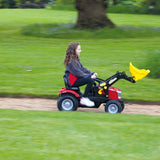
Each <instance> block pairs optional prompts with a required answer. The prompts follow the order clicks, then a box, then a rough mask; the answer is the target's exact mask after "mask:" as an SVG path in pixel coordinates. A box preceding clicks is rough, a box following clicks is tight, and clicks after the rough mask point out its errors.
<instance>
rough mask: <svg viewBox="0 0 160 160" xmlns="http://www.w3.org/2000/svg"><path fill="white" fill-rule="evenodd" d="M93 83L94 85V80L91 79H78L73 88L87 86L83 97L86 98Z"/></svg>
mask: <svg viewBox="0 0 160 160" xmlns="http://www.w3.org/2000/svg"><path fill="white" fill-rule="evenodd" d="M93 83H94V80H93V79H92V78H91V77H87V78H79V79H77V80H76V81H75V82H74V84H73V87H79V86H83V85H85V84H87V86H86V89H85V92H84V95H83V96H84V97H88V93H89V92H90V91H91V88H92V85H93Z"/></svg>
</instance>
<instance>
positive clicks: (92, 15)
mask: <svg viewBox="0 0 160 160" xmlns="http://www.w3.org/2000/svg"><path fill="white" fill-rule="evenodd" d="M107 4H108V0H76V1H75V5H76V9H77V10H78V19H77V24H76V27H77V28H103V27H106V26H107V27H114V26H115V25H114V24H113V23H112V22H111V20H110V19H109V18H108V17H107V15H106V9H107Z"/></svg>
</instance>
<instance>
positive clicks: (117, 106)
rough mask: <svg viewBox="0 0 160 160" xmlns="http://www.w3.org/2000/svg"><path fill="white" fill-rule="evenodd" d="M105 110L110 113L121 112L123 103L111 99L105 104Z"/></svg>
mask: <svg viewBox="0 0 160 160" xmlns="http://www.w3.org/2000/svg"><path fill="white" fill-rule="evenodd" d="M105 112H108V113H112V114H115V113H121V112H122V106H121V103H120V102H119V101H117V100H113V99H111V100H109V101H108V102H107V103H106V105H105Z"/></svg>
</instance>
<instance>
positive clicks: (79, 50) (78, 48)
mask: <svg viewBox="0 0 160 160" xmlns="http://www.w3.org/2000/svg"><path fill="white" fill-rule="evenodd" d="M80 53H81V46H80V45H78V46H77V48H76V55H77V56H79V55H80Z"/></svg>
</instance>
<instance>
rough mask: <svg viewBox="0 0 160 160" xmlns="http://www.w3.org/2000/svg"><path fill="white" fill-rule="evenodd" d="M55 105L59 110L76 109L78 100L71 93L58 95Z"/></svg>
mask: <svg viewBox="0 0 160 160" xmlns="http://www.w3.org/2000/svg"><path fill="white" fill-rule="evenodd" d="M57 107H58V109H59V110H60V111H76V110H77V108H78V100H77V99H76V97H74V96H71V95H64V96H61V97H59V99H58V101H57Z"/></svg>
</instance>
